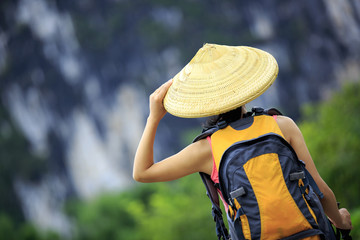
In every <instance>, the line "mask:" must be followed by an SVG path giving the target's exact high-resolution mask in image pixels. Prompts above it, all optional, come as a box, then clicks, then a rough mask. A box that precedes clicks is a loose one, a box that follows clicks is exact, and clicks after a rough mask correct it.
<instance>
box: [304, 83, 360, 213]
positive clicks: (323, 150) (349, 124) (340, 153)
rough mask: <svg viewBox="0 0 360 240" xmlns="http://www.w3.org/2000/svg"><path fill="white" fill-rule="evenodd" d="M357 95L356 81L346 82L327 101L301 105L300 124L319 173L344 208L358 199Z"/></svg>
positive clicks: (359, 131) (359, 85)
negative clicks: (302, 115) (302, 118)
mask: <svg viewBox="0 0 360 240" xmlns="http://www.w3.org/2000/svg"><path fill="white" fill-rule="evenodd" d="M359 95H360V83H359V82H357V83H351V84H350V83H349V84H347V85H346V86H345V87H344V88H343V90H342V91H340V92H338V93H336V94H334V95H333V97H332V98H331V99H330V100H329V101H327V102H324V103H320V104H317V105H309V106H307V107H305V108H304V119H306V121H303V122H302V123H301V124H300V129H301V130H302V132H303V135H304V138H305V140H306V142H307V145H308V147H309V150H310V152H311V155H312V157H313V159H314V162H315V164H316V166H317V168H318V170H319V172H320V174H321V176H322V177H323V178H324V180H325V181H326V182H327V184H328V185H329V186H330V188H331V189H332V190H333V191H334V193H335V195H336V197H337V200H338V201H340V202H341V205H342V206H344V207H347V208H355V207H358V206H359V202H358V200H359V199H360V192H359V186H360V174H359V172H360V165H359V156H360V148H359V146H360V121H359V119H360V111H359V109H360V98H359Z"/></svg>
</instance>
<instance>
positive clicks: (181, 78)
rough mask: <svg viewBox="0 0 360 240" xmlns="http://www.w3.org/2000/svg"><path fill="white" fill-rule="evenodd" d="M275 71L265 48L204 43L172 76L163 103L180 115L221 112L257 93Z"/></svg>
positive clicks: (195, 116)
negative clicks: (171, 81) (263, 49)
mask: <svg viewBox="0 0 360 240" xmlns="http://www.w3.org/2000/svg"><path fill="white" fill-rule="evenodd" d="M277 74H278V65H277V62H276V60H275V58H274V57H273V56H272V55H270V54H269V53H267V52H265V51H262V50H260V49H256V48H252V47H246V46H237V47H233V46H225V45H216V44H205V45H204V46H203V47H202V48H200V50H199V51H198V52H197V53H196V55H195V56H194V57H193V59H192V60H191V61H190V62H189V63H188V64H187V65H186V66H185V67H184V68H183V69H182V70H181V71H180V72H179V73H178V74H176V75H175V76H174V78H173V83H172V85H171V87H170V88H169V90H168V92H167V94H166V96H165V98H164V107H165V109H166V110H167V111H168V112H169V113H170V114H172V115H174V116H178V117H183V118H199V117H207V116H213V115H218V114H221V113H225V112H228V111H230V110H233V109H235V108H238V107H240V106H242V105H244V104H246V103H248V102H250V101H252V100H254V99H255V98H257V97H258V96H260V95H261V94H262V93H263V92H265V91H266V89H268V88H269V87H270V86H271V84H272V83H273V82H274V80H275V78H276V77H277Z"/></svg>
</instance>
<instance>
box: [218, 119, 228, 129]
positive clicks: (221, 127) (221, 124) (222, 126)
mask: <svg viewBox="0 0 360 240" xmlns="http://www.w3.org/2000/svg"><path fill="white" fill-rule="evenodd" d="M227 125H228V123H227V122H226V121H220V122H218V124H217V126H218V127H219V129H223V128H226V127H227Z"/></svg>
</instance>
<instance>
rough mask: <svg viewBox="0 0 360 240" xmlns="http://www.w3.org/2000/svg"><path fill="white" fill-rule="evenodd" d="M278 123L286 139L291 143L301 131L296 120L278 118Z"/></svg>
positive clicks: (284, 117) (283, 117)
mask: <svg viewBox="0 0 360 240" xmlns="http://www.w3.org/2000/svg"><path fill="white" fill-rule="evenodd" d="M276 122H277V124H278V125H279V128H280V130H281V132H282V133H283V135H284V137H285V139H286V140H287V141H288V142H289V143H290V142H291V139H292V138H294V137H295V136H296V135H298V134H299V132H300V130H299V128H298V126H297V125H296V123H295V122H294V120H292V119H291V118H290V117H287V116H280V115H279V116H277V118H276Z"/></svg>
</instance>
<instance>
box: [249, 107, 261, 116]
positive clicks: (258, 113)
mask: <svg viewBox="0 0 360 240" xmlns="http://www.w3.org/2000/svg"><path fill="white" fill-rule="evenodd" d="M251 111H252V112H253V113H255V116H258V115H261V114H263V113H264V109H263V108H262V107H253V108H252V109H251Z"/></svg>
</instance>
